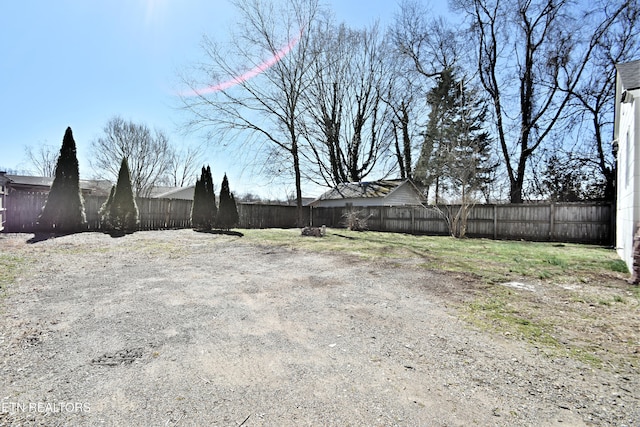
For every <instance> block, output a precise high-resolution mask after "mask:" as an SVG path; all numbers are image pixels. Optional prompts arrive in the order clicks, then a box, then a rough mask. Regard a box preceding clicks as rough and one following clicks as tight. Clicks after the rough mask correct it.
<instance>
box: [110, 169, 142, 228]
mask: <svg viewBox="0 0 640 427" xmlns="http://www.w3.org/2000/svg"><path fill="white" fill-rule="evenodd" d="M101 212H103V216H102V219H101V221H102V226H103V228H105V229H106V230H109V231H119V232H133V231H135V230H136V229H137V228H138V206H137V205H136V200H135V198H134V197H133V189H132V188H131V174H130V173H129V163H128V161H127V158H126V157H123V158H122V162H121V163H120V171H119V173H118V182H117V184H116V187H115V190H114V189H111V194H110V195H109V198H108V199H107V201H106V202H105V204H104V205H103V206H102V209H101Z"/></svg>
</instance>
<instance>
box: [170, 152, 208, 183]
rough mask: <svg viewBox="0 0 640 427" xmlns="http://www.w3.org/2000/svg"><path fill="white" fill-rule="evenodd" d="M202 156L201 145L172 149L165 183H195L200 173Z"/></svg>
mask: <svg viewBox="0 0 640 427" xmlns="http://www.w3.org/2000/svg"><path fill="white" fill-rule="evenodd" d="M201 157H202V149H201V148H200V147H193V146H189V147H181V148H180V149H175V148H173V149H171V153H170V155H169V163H168V165H167V173H166V176H165V178H164V179H163V183H166V184H167V185H171V186H174V187H184V186H186V185H191V184H192V183H194V182H195V181H196V178H197V175H198V165H199V164H200V163H201V161H200V159H201Z"/></svg>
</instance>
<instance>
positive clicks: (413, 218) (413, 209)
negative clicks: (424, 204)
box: [411, 206, 417, 234]
mask: <svg viewBox="0 0 640 427" xmlns="http://www.w3.org/2000/svg"><path fill="white" fill-rule="evenodd" d="M416 209H417V207H416V206H412V207H411V234H416Z"/></svg>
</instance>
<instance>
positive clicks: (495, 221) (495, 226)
mask: <svg viewBox="0 0 640 427" xmlns="http://www.w3.org/2000/svg"><path fill="white" fill-rule="evenodd" d="M493 240H498V205H495V204H494V205H493Z"/></svg>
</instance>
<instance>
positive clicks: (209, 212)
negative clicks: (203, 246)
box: [191, 165, 217, 230]
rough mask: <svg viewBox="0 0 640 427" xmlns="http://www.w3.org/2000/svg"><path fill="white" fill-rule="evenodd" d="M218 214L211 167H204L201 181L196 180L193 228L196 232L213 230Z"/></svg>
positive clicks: (192, 218) (192, 215) (192, 212)
mask: <svg viewBox="0 0 640 427" xmlns="http://www.w3.org/2000/svg"><path fill="white" fill-rule="evenodd" d="M216 214H217V208H216V195H215V193H214V188H213V178H212V176H211V167H209V166H208V165H207V167H206V169H205V167H204V166H203V167H202V171H201V173H200V179H196V186H195V189H194V191H193V205H192V206H191V226H192V227H193V228H194V229H196V230H211V228H212V227H213V224H214V223H215V219H216Z"/></svg>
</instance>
